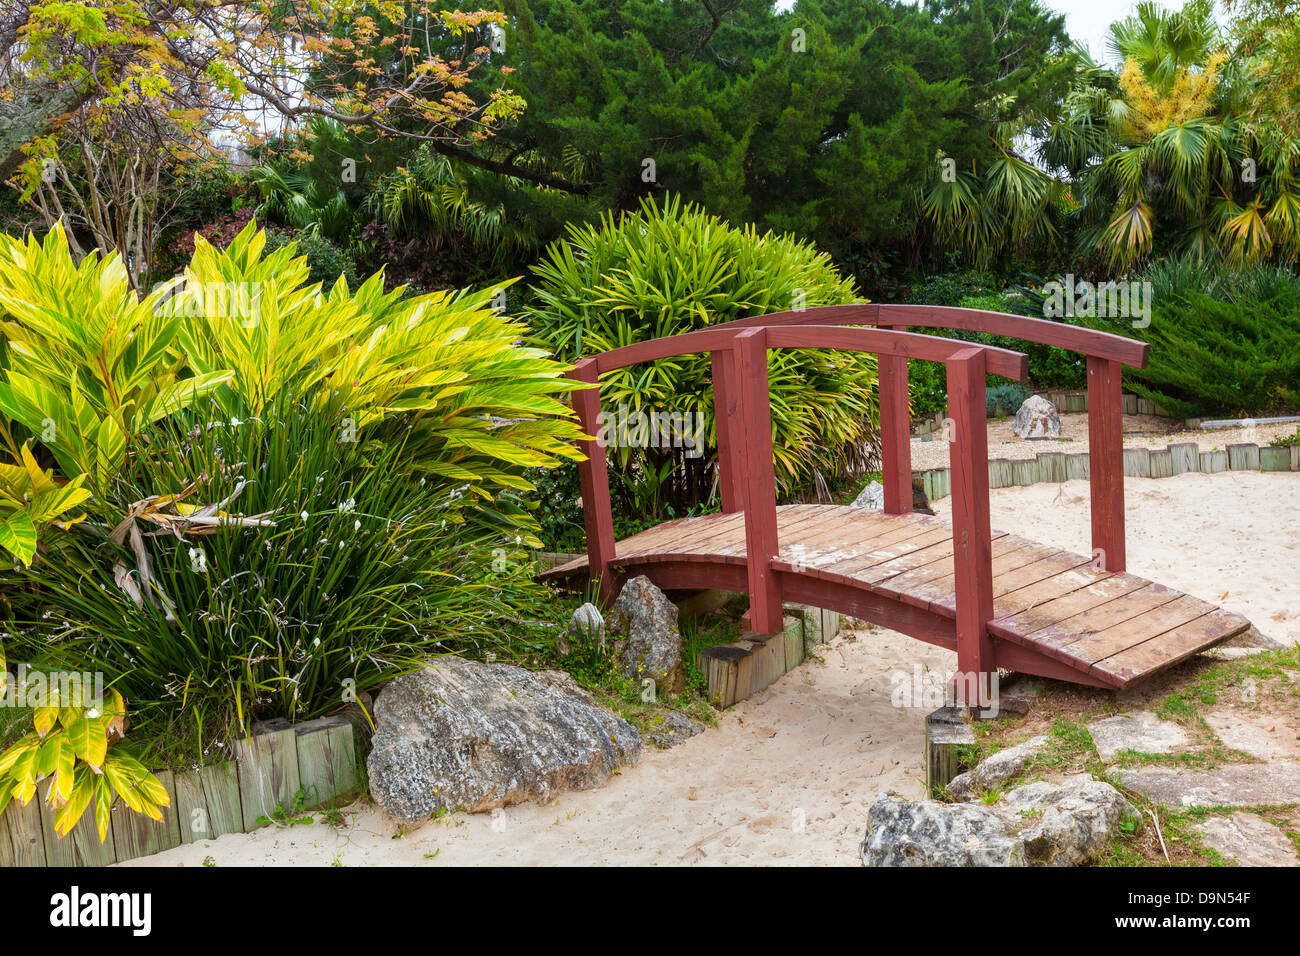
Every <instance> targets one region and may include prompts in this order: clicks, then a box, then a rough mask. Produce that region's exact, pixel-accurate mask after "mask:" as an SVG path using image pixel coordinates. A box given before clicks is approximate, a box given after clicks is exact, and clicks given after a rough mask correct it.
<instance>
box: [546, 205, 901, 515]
mask: <svg viewBox="0 0 1300 956" xmlns="http://www.w3.org/2000/svg"><path fill="white" fill-rule="evenodd" d="M534 271H535V273H536V280H535V283H534V289H533V300H532V301H531V302H530V303H529V304H528V305H527V306H526V308H525V312H524V314H525V316H526V318H527V320H528V323H529V327H530V330H531V332H532V335H533V337H534V339H535V340H536V341H538V342H539V343H542V344H543V345H544V346H545V347H546V348H548V349H550V350H552V351H554V352H555V353H556V354H557V355H558V356H559V357H561V358H563V359H566V360H570V361H572V360H575V359H577V358H579V357H581V356H583V355H590V354H593V353H595V352H602V351H605V350H608V349H611V348H615V347H617V346H621V345H628V344H630V343H632V342H639V341H644V340H646V339H652V338H658V337H661V336H666V335H676V334H679V333H682V332H690V331H694V330H696V329H701V328H705V327H707V326H710V325H716V324H718V323H720V322H726V321H730V320H732V319H740V318H745V317H747V316H752V315H763V314H765V313H769V312H783V311H788V310H790V309H792V308H796V309H797V308H811V307H813V306H818V305H838V304H844V303H848V302H853V301H855V300H856V299H857V296H856V293H855V291H854V288H853V284H852V283H851V282H850V281H848V280H846V279H844V278H843V277H842V276H841V275H840V274H839V273H838V272H837V271H836V270H835V268H834V267H833V266H832V265H831V263H830V261H829V258H828V257H827V256H826V255H825V254H824V253H818V252H817V251H816V250H815V249H814V248H813V247H812V246H811V245H809V244H808V243H806V242H802V241H800V240H798V239H795V238H793V237H790V236H784V235H776V234H773V233H762V234H760V233H759V232H758V231H757V230H756V229H754V228H753V227H749V228H745V229H736V228H734V227H731V226H729V225H727V224H726V223H725V222H723V221H722V220H720V219H718V218H717V217H714V216H710V215H708V214H706V213H705V212H703V211H702V210H700V209H698V208H697V207H694V206H691V205H688V204H683V203H681V202H679V201H677V200H671V201H669V202H667V203H665V204H663V205H662V206H659V205H656V204H654V203H650V202H646V203H643V204H642V206H641V209H640V210H639V211H637V212H636V213H630V214H626V215H623V216H621V217H619V218H617V219H615V218H614V217H613V216H608V217H606V218H605V219H604V220H603V221H602V222H601V223H600V225H599V226H577V225H574V226H571V227H570V229H569V232H568V236H567V237H566V238H565V239H564V240H563V241H561V242H558V243H556V244H555V245H553V246H552V247H551V248H549V249H548V250H547V253H546V256H545V257H544V258H543V260H542V262H541V263H540V264H539V265H538V266H537V267H536V268H535V270H534ZM709 362H710V360H709V356H708V355H707V354H704V355H687V356H681V357H678V358H673V359H664V360H661V361H658V362H653V363H649V364H647V365H644V366H633V367H630V368H626V369H620V370H617V371H614V372H611V373H609V374H608V375H606V376H604V377H603V378H602V380H601V400H602V406H603V409H604V410H605V412H606V413H609V414H621V412H620V409H626V410H627V413H628V414H629V415H631V416H637V415H639V414H642V413H646V414H650V413H670V414H671V413H675V414H677V415H680V416H684V417H685V419H686V421H687V422H688V423H694V422H696V421H699V422H702V423H703V430H702V436H701V437H702V438H704V439H705V441H707V448H696V447H691V446H690V442H689V441H686V442H685V443H678V442H676V441H675V440H674V439H675V437H676V436H672V435H667V434H663V433H662V432H661V430H659V429H658V427H657V426H650V431H649V434H648V435H647V436H646V441H644V442H642V443H641V447H639V448H633V447H628V445H627V444H626V443H618V446H617V447H615V445H614V443H613V442H611V444H610V446H609V447H607V452H608V454H609V455H610V456H611V457H612V458H613V459H614V460H615V462H616V463H617V466H618V467H616V468H615V469H613V472H614V473H615V474H618V475H621V476H622V478H621V480H623V481H630V482H633V483H635V484H636V485H637V488H636V492H635V493H634V494H633V495H632V496H631V497H632V499H633V501H634V502H635V504H636V505H637V507H638V511H639V513H642V514H646V515H655V514H658V513H659V511H660V508H661V506H663V505H671V506H672V507H674V508H675V509H677V513H680V512H681V511H682V510H685V509H689V508H692V507H696V506H698V505H701V504H703V503H704V502H705V501H707V500H708V499H709V498H711V497H712V490H713V483H714V475H715V473H716V462H717V445H716V440H717V437H716V436H717V429H716V423H715V420H714V416H713V386H712V376H711V370H710V364H709ZM768 374H769V377H770V383H771V394H772V425H773V450H774V452H775V455H776V468H777V478H778V482H779V483H780V485H781V486H782V487H783V488H784V489H785V490H787V491H789V490H791V489H793V488H795V487H797V486H800V485H804V484H814V483H818V482H820V483H821V484H822V485H823V486H824V485H825V482H826V480H827V479H828V478H830V477H832V476H833V475H835V474H837V473H838V472H839V471H840V470H841V469H843V468H844V467H846V465H847V464H850V463H854V462H856V461H860V460H862V459H863V458H864V456H869V455H870V453H871V452H870V445H871V443H872V440H873V438H874V423H875V421H876V410H875V409H876V397H875V391H874V386H875V380H876V378H875V359H874V357H873V356H866V355H854V354H850V353H836V352H821V351H807V352H805V351H792V350H782V351H772V352H771V353H769V361H768ZM696 416H699V417H698V419H697V418H696ZM683 437H684V438H687V439H689V437H690V436H683ZM647 445H648V446H650V447H647ZM664 445H668V446H669V447H662V446H664ZM697 451H698V452H702V453H703V454H696V453H695V452H697Z"/></svg>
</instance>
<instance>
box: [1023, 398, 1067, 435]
mask: <svg viewBox="0 0 1300 956" xmlns="http://www.w3.org/2000/svg"><path fill="white" fill-rule="evenodd" d="M1011 430H1012V431H1013V432H1015V433H1016V434H1017V435H1019V436H1020V437H1021V438H1060V437H1061V416H1060V415H1058V414H1057V412H1056V406H1055V405H1053V404H1052V403H1051V402H1049V401H1048V400H1047V399H1045V398H1043V396H1041V395H1030V396H1029V397H1028V398H1027V399H1025V401H1024V404H1022V405H1021V406H1020V410H1019V411H1017V412H1016V420H1015V421H1014V422H1013V423H1012V425H1011Z"/></svg>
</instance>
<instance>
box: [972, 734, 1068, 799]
mask: <svg viewBox="0 0 1300 956" xmlns="http://www.w3.org/2000/svg"><path fill="white" fill-rule="evenodd" d="M1045 743H1047V737H1046V736H1040V737H1031V738H1030V739H1029V740H1026V741H1025V742H1024V743H1022V744H1017V745H1016V746H1014V747H1008V748H1007V749H1006V750H999V751H998V752H997V753H995V754H994V755H993V756H991V757H989V758H988V759H986V760H981V761H980V762H979V764H978V765H977V766H976V767H975V768H974V769H973V770H968V771H966V772H965V773H960V774H958V775H957V776H955V777H953V779H952V782H951V783H949V784H948V792H949V793H951V794H952V795H953V797H955V798H956V799H958V800H974V799H975V798H976V797H978V796H979V795H980V794H981V793H982V792H984V791H985V790H994V789H996V788H998V787H1000V786H1002V785H1003V784H1004V783H1006V782H1007V781H1008V780H1010V779H1011V778H1012V777H1014V776H1015V775H1016V774H1018V773H1020V771H1021V770H1023V769H1024V767H1025V764H1027V763H1029V761H1030V760H1031V759H1033V758H1034V757H1035V756H1037V755H1038V752H1039V751H1040V750H1042V749H1043V745H1044V744H1045Z"/></svg>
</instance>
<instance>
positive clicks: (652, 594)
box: [605, 575, 686, 693]
mask: <svg viewBox="0 0 1300 956" xmlns="http://www.w3.org/2000/svg"><path fill="white" fill-rule="evenodd" d="M605 628H606V630H607V632H608V633H609V636H610V637H611V638H613V639H614V655H615V657H616V658H617V659H618V668H619V670H620V671H622V672H623V674H624V676H626V677H630V678H632V679H633V680H635V681H638V682H639V681H641V680H644V679H645V678H650V679H651V680H653V681H654V682H655V687H656V689H657V690H659V691H661V692H664V693H676V692H677V691H680V690H681V689H682V688H684V687H685V686H686V669H685V668H684V667H683V666H682V635H681V632H680V631H678V630H677V606H676V605H675V604H673V602H672V601H670V600H668V598H667V597H665V596H664V592H663V591H660V590H659V589H658V588H657V587H655V586H654V584H653V583H651V581H650V579H649V578H647V577H645V576H644V575H641V576H639V577H635V578H633V579H632V580H630V581H628V582H627V584H625V585H623V590H622V591H620V592H619V595H618V598H617V599H616V600H615V601H614V606H613V607H612V608H611V609H610V612H609V619H608V620H607V621H606V622H605Z"/></svg>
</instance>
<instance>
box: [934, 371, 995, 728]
mask: <svg viewBox="0 0 1300 956" xmlns="http://www.w3.org/2000/svg"><path fill="white" fill-rule="evenodd" d="M946 365H947V373H948V410H949V412H950V414H951V415H952V419H953V423H952V426H951V429H952V435H951V438H952V445H951V448H952V453H951V455H950V456H949V457H950V459H951V467H952V499H953V500H952V541H953V554H954V555H955V557H956V560H955V562H954V570H955V581H954V583H955V585H956V588H955V590H956V609H957V670H958V671H960V672H962V673H963V674H967V675H979V678H980V679H977V680H976V681H975V683H976V685H977V686H978V687H980V689H981V690H980V696H983V689H984V688H986V687H988V686H989V682H987V681H985V680H983V679H982V678H983V676H984V675H987V674H991V673H993V672H994V671H995V669H996V668H997V663H996V661H995V660H994V652H993V640H992V638H991V637H990V636H989V632H988V622H989V621H991V620H992V619H993V551H992V544H991V530H990V525H989V472H988V457H989V449H988V430H987V426H986V424H985V395H984V368H985V365H984V353H983V352H982V351H980V350H979V349H974V348H972V349H963V350H962V351H961V352H959V353H957V355H956V356H954V357H953V358H951V359H949V360H948V362H947V363H946ZM965 703H966V704H967V705H968V706H976V705H977V704H978V705H979V706H986V705H987V704H988V703H989V701H986V700H980V701H966V702H965Z"/></svg>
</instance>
